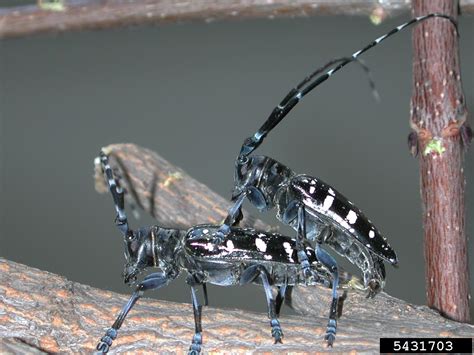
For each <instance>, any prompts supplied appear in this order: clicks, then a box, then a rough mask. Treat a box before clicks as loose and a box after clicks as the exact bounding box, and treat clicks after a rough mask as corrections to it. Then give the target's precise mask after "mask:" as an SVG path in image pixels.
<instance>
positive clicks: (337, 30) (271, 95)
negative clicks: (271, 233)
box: [0, 14, 474, 312]
mask: <svg viewBox="0 0 474 355" xmlns="http://www.w3.org/2000/svg"><path fill="white" fill-rule="evenodd" d="M407 19H408V14H407V15H406V16H405V17H401V18H396V19H392V20H389V21H387V22H384V23H383V24H382V25H380V26H374V25H372V24H371V23H370V21H369V20H368V18H365V17H314V18H304V19H301V18H300V19H279V20H252V21H245V22H227V23H226V22H217V23H188V24H173V25H166V26H159V27H142V28H128V29H118V30H109V31H102V32H82V33H69V34H65V35H59V36H54V35H47V36H46V35H45V36H37V37H32V38H22V39H13V40H5V41H3V42H1V45H0V51H1V52H0V60H1V64H0V65H1V67H0V68H1V71H0V74H1V81H0V85H1V96H0V100H1V103H0V104H1V106H0V114H1V126H0V129H1V165H0V169H1V175H0V176H1V179H2V181H1V183H2V185H1V188H2V190H1V204H0V206H1V229H0V233H1V234H0V235H1V244H0V255H1V256H3V257H6V258H8V259H11V260H14V261H17V262H21V263H25V264H27V265H30V266H34V267H37V268H41V269H44V270H48V271H51V272H55V273H58V274H61V275H64V276H66V277H67V278H69V279H70V280H74V281H78V282H81V283H85V284H89V285H93V286H96V287H100V288H103V289H110V290H114V291H119V292H124V293H128V292H130V290H129V289H128V287H126V286H124V285H123V283H122V279H121V276H120V275H121V272H122V269H123V261H124V260H123V251H122V241H121V236H120V233H119V232H118V231H117V230H116V229H115V227H114V223H113V220H114V209H113V205H112V201H111V198H110V196H107V195H99V194H97V193H96V192H95V191H94V184H93V179H92V174H93V159H94V157H95V156H96V155H97V153H98V151H99V149H100V147H102V146H105V145H108V144H111V143H119V142H133V143H137V144H139V145H142V146H144V147H147V148H150V149H152V150H155V151H157V152H159V153H160V154H161V155H162V156H163V157H165V158H166V159H167V160H169V161H170V162H172V163H174V164H176V165H178V166H180V167H181V168H183V169H184V170H186V171H187V172H188V173H189V174H190V175H192V176H194V177H195V178H197V179H198V180H200V181H201V182H203V183H205V184H207V185H208V186H210V187H212V188H213V189H214V190H215V191H217V192H218V193H220V194H222V195H223V196H226V197H229V196H230V191H231V188H232V178H233V161H234V158H235V156H236V154H237V153H238V150H239V149H240V145H241V143H242V141H243V139H244V138H245V137H247V136H249V135H250V134H253V132H254V131H255V130H256V129H257V128H258V127H259V126H260V125H261V123H262V122H263V121H264V120H265V119H266V117H267V115H268V114H269V113H270V111H271V109H272V108H273V107H274V106H275V105H276V104H277V103H278V102H279V101H280V99H281V98H282V97H283V96H284V95H285V94H286V92H287V91H288V90H289V89H290V88H291V87H292V86H293V85H294V84H296V83H297V82H298V81H299V80H300V79H302V78H303V77H304V76H305V75H306V74H307V73H309V72H310V71H311V70H313V69H314V68H316V67H319V66H320V65H321V64H323V63H325V62H326V61H327V60H329V59H331V58H333V57H338V56H344V55H349V54H351V53H353V52H354V51H356V50H358V49H360V48H361V47H362V46H364V45H366V44H367V43H369V42H370V41H371V40H373V39H375V38H376V37H378V36H379V35H381V34H383V33H385V32H387V31H388V30H390V29H391V28H393V27H394V26H397V25H399V24H400V23H402V22H404V21H405V20H407ZM460 31H461V39H460V48H461V66H462V77H463V84H464V90H465V94H466V99H467V103H468V108H470V109H471V111H472V109H473V106H474V102H473V101H474V80H473V79H474V76H473V74H472V63H473V62H474V43H473V42H472V34H473V33H474V18H472V17H464V16H463V17H462V18H461V19H460ZM410 32H411V31H410V30H408V31H406V32H403V33H400V34H398V35H396V36H395V37H392V38H391V39H390V40H388V41H387V42H384V43H383V44H382V45H381V46H378V47H376V48H375V49H373V50H372V51H370V52H368V53H367V54H365V55H364V56H363V59H364V61H365V62H366V63H367V64H368V65H369V66H370V67H371V69H372V71H373V73H374V78H375V81H376V84H377V88H378V90H379V93H380V95H381V97H382V101H381V102H380V103H376V102H375V100H374V99H373V97H372V96H371V93H370V90H369V88H368V85H367V80H366V77H365V75H364V74H363V72H362V71H361V70H360V68H359V67H358V66H357V65H350V66H348V67H346V69H344V70H343V71H341V72H339V73H338V74H337V75H335V76H334V77H333V78H332V79H331V80H329V81H328V82H326V83H325V84H324V85H322V86H321V87H319V88H318V89H317V90H316V91H315V92H313V93H312V94H310V95H308V96H307V97H306V98H305V99H304V100H303V101H302V102H301V103H300V104H299V105H298V106H297V107H296V108H295V109H294V111H293V112H292V113H291V114H290V116H289V117H288V118H287V119H286V121H284V122H282V123H281V124H280V126H278V128H277V129H276V130H275V131H274V132H272V133H271V134H270V135H269V137H268V138H267V140H266V142H265V144H264V145H263V146H262V148H261V149H260V150H259V153H263V154H268V155H271V156H273V157H275V158H276V159H278V160H279V161H281V162H283V163H286V164H287V165H288V166H290V167H291V168H292V169H293V170H295V171H297V172H301V173H307V174H310V175H314V176H318V177H320V178H322V179H323V180H325V181H327V182H329V183H331V184H332V185H334V186H335V187H336V188H337V189H338V190H339V191H341V192H342V193H344V194H345V195H346V196H347V197H349V198H350V199H351V200H352V201H354V202H355V203H356V204H357V205H358V206H359V207H360V208H361V209H362V210H363V211H365V213H366V214H367V215H368V216H369V217H370V219H371V220H372V221H374V223H375V224H376V225H377V226H378V227H379V229H381V231H382V232H383V233H384V234H385V235H386V236H387V237H388V238H389V240H390V242H391V244H392V246H393V247H394V248H395V250H396V251H397V252H398V255H399V259H400V267H399V269H393V268H391V267H387V269H388V276H387V287H386V290H387V292H389V293H391V294H392V295H394V296H397V297H400V298H403V299H405V300H408V301H410V302H414V303H418V304H423V303H424V302H425V286H424V268H423V249H422V227H421V208H420V197H419V175H418V161H417V160H416V159H413V158H412V157H411V156H410V155H409V152H408V149H407V145H406V138H407V134H408V133H409V126H408V119H409V100H410V96H411V35H410ZM471 122H472V117H471ZM473 154H474V152H473V149H471V150H470V151H469V153H468V154H467V155H466V168H465V171H466V177H467V181H468V185H467V229H468V235H470V236H472V235H473V234H474V222H473V220H472V216H473V213H474V185H473V180H474V162H473V157H474V155H473ZM246 207H247V208H249V210H251V211H252V212H254V213H256V211H255V210H253V209H251V208H250V207H249V206H248V205H246ZM129 215H131V214H130V213H129ZM264 219H265V220H266V221H267V222H269V223H271V224H276V223H277V222H276V219H275V218H274V217H273V216H272V215H271V214H267V215H265V216H264ZM151 223H153V221H152V220H151V219H150V218H147V216H145V215H144V214H142V219H141V220H140V221H134V220H133V219H132V226H135V227H136V226H138V225H140V224H151ZM281 230H282V231H284V232H287V233H291V235H293V234H294V232H293V231H291V230H288V229H285V228H282V229H281ZM469 250H470V253H471V271H472V266H473V259H474V258H473V255H472V242H471V244H470V248H469ZM473 284H474V282H473V281H472V272H471V287H472V286H473ZM45 286H47V285H45ZM149 296H153V297H157V298H161V299H167V300H175V301H180V302H181V301H182V302H188V301H189V299H190V295H189V291H188V289H187V287H186V286H185V284H184V282H182V280H181V281H177V282H174V283H173V284H172V285H171V286H169V287H168V288H165V289H163V290H159V291H158V292H154V293H153V292H151V293H149ZM210 302H211V304H212V305H214V306H225V307H242V308H246V309H251V310H260V311H262V312H263V311H265V309H266V308H265V298H264V294H263V291H262V290H260V289H258V288H256V287H252V286H246V287H242V288H232V289H230V288H227V289H226V288H219V287H211V288H210ZM368 302H370V301H368Z"/></svg>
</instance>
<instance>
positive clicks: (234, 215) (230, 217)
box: [212, 192, 247, 245]
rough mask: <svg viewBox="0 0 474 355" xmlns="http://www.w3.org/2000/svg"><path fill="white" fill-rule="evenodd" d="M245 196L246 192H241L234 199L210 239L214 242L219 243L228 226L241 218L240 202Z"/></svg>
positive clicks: (224, 235) (228, 229) (227, 230)
mask: <svg viewBox="0 0 474 355" xmlns="http://www.w3.org/2000/svg"><path fill="white" fill-rule="evenodd" d="M245 196H247V192H243V193H241V194H240V195H239V196H238V197H237V199H236V200H235V202H234V205H233V206H232V207H231V208H230V209H229V212H228V214H227V217H226V218H225V220H224V223H222V225H221V226H220V228H219V229H218V230H217V232H216V233H215V236H214V239H213V240H212V242H213V243H214V244H217V245H219V244H221V243H222V242H223V241H224V238H225V237H226V236H227V235H228V234H229V233H230V227H231V226H233V225H234V223H237V221H239V220H240V219H242V203H243V202H244V199H245Z"/></svg>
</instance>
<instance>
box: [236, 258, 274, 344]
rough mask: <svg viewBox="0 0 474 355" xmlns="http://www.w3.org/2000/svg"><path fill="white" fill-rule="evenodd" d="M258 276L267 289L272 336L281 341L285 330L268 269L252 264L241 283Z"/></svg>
mask: <svg viewBox="0 0 474 355" xmlns="http://www.w3.org/2000/svg"><path fill="white" fill-rule="evenodd" d="M257 277H260V280H261V281H262V284H263V288H264V290H265V296H266V298H267V306H268V317H269V318H270V325H271V327H272V337H273V338H274V339H275V344H276V343H281V342H282V341H281V339H282V338H283V331H282V330H281V327H280V322H279V321H278V313H277V311H276V306H275V300H274V299H273V292H272V287H271V286H270V282H269V274H268V271H267V269H266V268H265V267H264V266H262V265H252V266H249V267H248V268H246V269H245V270H244V271H243V272H242V275H241V277H240V284H241V285H244V284H247V283H250V282H252V281H254V280H255V279H256V278H257Z"/></svg>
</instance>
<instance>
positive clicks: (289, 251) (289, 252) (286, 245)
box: [283, 242, 294, 262]
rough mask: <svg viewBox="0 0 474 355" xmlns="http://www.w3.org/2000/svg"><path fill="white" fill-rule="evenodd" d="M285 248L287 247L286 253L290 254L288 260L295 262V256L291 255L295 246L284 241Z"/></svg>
mask: <svg viewBox="0 0 474 355" xmlns="http://www.w3.org/2000/svg"><path fill="white" fill-rule="evenodd" d="M283 248H285V251H286V254H288V260H290V261H291V262H293V261H294V260H293V258H292V257H291V256H292V255H293V248H292V247H291V245H290V243H288V242H284V243H283Z"/></svg>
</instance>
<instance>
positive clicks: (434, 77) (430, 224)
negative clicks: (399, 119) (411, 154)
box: [411, 0, 472, 322]
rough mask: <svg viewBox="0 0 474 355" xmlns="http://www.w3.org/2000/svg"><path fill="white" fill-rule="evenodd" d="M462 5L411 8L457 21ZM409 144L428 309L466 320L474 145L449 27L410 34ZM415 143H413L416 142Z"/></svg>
mask: <svg viewBox="0 0 474 355" xmlns="http://www.w3.org/2000/svg"><path fill="white" fill-rule="evenodd" d="M456 4H457V2H456V1H452V0H430V1H421V0H416V1H414V12H415V16H422V15H426V14H428V13H432V12H438V13H443V14H446V15H449V16H452V17H454V18H456V16H457V7H456ZM413 48H414V56H413V86H414V90H413V97H412V102H411V107H412V117H411V126H412V128H413V130H414V133H412V135H411V136H412V143H413V145H414V151H419V152H420V154H419V155H420V174H421V196H422V205H423V226H424V248H425V265H426V288H427V297H428V305H429V306H430V307H434V308H436V309H437V310H439V311H440V312H441V313H442V314H444V315H445V316H447V317H449V318H451V319H455V320H458V321H463V322H468V321H469V317H470V316H469V298H470V296H469V270H468V260H467V238H466V231H465V207H464V186H465V179H464V173H463V171H464V169H463V149H464V148H467V146H468V145H469V143H470V141H471V138H472V131H471V128H470V127H469V125H468V122H467V111H466V107H465V104H464V94H463V92H462V86H461V72H460V69H459V56H458V52H459V51H458V39H457V36H456V31H455V28H453V26H452V24H451V23H449V22H448V21H440V20H439V19H435V20H434V21H427V22H425V23H423V24H421V26H418V27H416V28H415V29H414V30H413ZM413 134H415V135H416V137H417V139H416V140H417V142H415V138H414V137H415V136H413Z"/></svg>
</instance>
